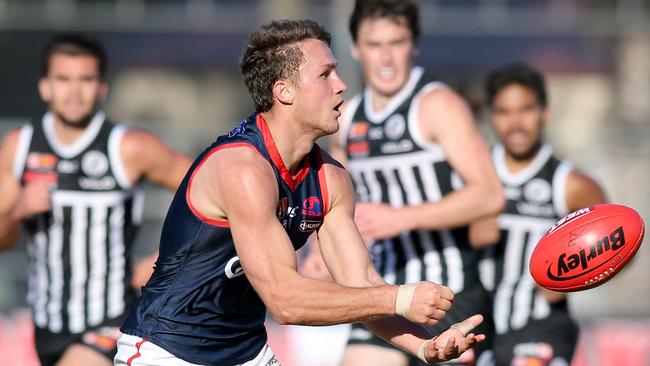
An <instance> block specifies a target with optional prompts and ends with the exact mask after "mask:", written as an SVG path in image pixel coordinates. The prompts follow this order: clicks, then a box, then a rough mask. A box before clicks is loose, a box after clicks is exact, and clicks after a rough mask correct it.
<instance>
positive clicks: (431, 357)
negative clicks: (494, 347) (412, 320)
mask: <svg viewBox="0 0 650 366" xmlns="http://www.w3.org/2000/svg"><path fill="white" fill-rule="evenodd" d="M482 322H483V316H482V315H479V314H477V315H473V316H471V317H469V318H467V319H465V320H464V321H462V322H460V323H457V324H454V325H453V326H452V327H451V328H449V329H447V330H446V331H444V332H442V333H441V334H440V335H439V336H437V337H435V338H433V339H430V340H428V341H427V343H426V344H425V346H424V357H425V358H426V360H427V362H429V363H434V362H442V361H448V360H453V359H455V358H458V357H459V356H460V355H461V354H462V353H463V352H465V351H467V350H468V349H470V348H472V347H474V346H476V345H477V344H479V343H481V342H483V341H485V334H474V333H471V330H472V329H474V328H476V327H477V326H478V325H479V324H481V323H482Z"/></svg>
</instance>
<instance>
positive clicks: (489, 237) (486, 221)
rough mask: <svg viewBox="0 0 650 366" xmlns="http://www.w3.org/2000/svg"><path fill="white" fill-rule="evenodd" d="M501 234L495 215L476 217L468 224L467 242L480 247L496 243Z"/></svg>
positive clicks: (477, 247) (474, 246)
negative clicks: (475, 219) (476, 218)
mask: <svg viewBox="0 0 650 366" xmlns="http://www.w3.org/2000/svg"><path fill="white" fill-rule="evenodd" d="M500 236H501V231H500V230H499V223H498V221H497V216H489V217H486V218H483V219H478V220H477V221H474V222H472V223H471V224H470V225H469V243H470V245H471V246H472V247H473V248H476V249H481V248H485V247H488V246H490V245H493V244H496V243H497V242H498V241H499V237H500Z"/></svg>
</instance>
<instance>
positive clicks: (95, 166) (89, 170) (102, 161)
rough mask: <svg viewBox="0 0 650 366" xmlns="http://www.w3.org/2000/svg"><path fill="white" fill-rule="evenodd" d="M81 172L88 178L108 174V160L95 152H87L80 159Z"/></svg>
mask: <svg viewBox="0 0 650 366" xmlns="http://www.w3.org/2000/svg"><path fill="white" fill-rule="evenodd" d="M81 170H82V171H83V172H84V173H85V174H86V175H87V176H89V177H93V178H98V177H101V176H103V175H105V174H106V173H107V172H108V158H107V157H106V155H104V154H103V153H101V152H99V151H97V150H91V151H88V152H87V153H85V154H84V156H83V158H81Z"/></svg>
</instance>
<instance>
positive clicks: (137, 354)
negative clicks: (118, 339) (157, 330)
mask: <svg viewBox="0 0 650 366" xmlns="http://www.w3.org/2000/svg"><path fill="white" fill-rule="evenodd" d="M146 341H147V340H146V339H144V338H143V339H142V340H141V341H140V342H138V343H136V344H135V348H136V350H137V351H138V352H136V354H134V355H133V356H131V357H130V358H129V359H128V360H126V364H127V365H129V366H131V362H133V360H135V359H136V358H138V357H140V356H142V355H141V354H140V347H142V344H144V342H146Z"/></svg>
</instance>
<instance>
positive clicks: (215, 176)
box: [197, 147, 278, 199]
mask: <svg viewBox="0 0 650 366" xmlns="http://www.w3.org/2000/svg"><path fill="white" fill-rule="evenodd" d="M198 170H199V171H198V172H197V174H200V173H203V174H204V175H208V176H209V177H210V180H211V181H213V182H214V183H215V186H216V187H219V191H221V194H222V195H223V197H224V198H225V199H228V198H232V197H236V196H237V194H239V193H240V192H247V194H250V193H251V192H260V191H261V192H265V191H268V190H269V189H270V191H271V192H273V193H274V194H275V196H277V190H278V188H277V184H276V180H275V173H274V172H273V168H271V165H270V164H269V162H268V161H267V160H266V159H264V158H263V157H262V156H261V155H260V154H259V152H257V151H256V150H254V149H252V148H249V147H233V148H227V149H219V150H215V151H214V152H213V153H210V155H209V156H207V157H206V158H205V161H204V163H203V164H202V165H201V166H200V167H199V168H198ZM260 188H262V189H261V190H260Z"/></svg>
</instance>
